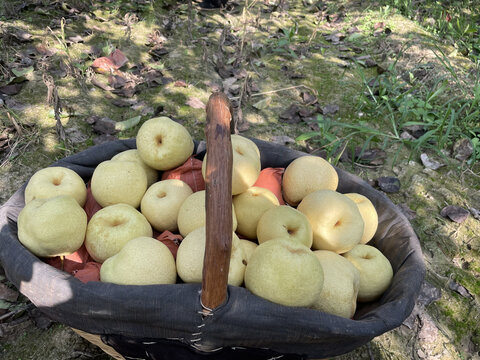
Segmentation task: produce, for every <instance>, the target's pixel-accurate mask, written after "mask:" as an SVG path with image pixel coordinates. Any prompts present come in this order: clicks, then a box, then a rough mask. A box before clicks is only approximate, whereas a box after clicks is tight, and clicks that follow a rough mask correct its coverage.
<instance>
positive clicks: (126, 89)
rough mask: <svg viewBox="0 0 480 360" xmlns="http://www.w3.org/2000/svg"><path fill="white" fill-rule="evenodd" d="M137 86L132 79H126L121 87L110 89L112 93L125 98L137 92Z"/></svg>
mask: <svg viewBox="0 0 480 360" xmlns="http://www.w3.org/2000/svg"><path fill="white" fill-rule="evenodd" d="M138 90H139V89H138V87H137V85H136V84H135V82H134V81H128V82H127V83H126V84H125V85H124V86H123V87H121V88H119V89H114V90H112V93H114V94H116V95H119V96H123V97H126V98H131V97H133V96H134V95H135V94H136V93H137V92H138Z"/></svg>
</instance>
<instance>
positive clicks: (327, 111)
mask: <svg viewBox="0 0 480 360" xmlns="http://www.w3.org/2000/svg"><path fill="white" fill-rule="evenodd" d="M338 110H340V108H339V106H338V105H336V104H328V105H325V106H324V107H322V114H323V115H331V114H335V113H336V112H337V111H338Z"/></svg>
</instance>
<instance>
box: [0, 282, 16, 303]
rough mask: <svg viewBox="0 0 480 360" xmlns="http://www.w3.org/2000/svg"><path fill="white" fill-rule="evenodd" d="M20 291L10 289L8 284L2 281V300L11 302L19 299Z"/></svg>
mask: <svg viewBox="0 0 480 360" xmlns="http://www.w3.org/2000/svg"><path fill="white" fill-rule="evenodd" d="M18 295H19V294H18V291H16V290H13V289H10V288H9V287H8V286H7V285H5V284H2V283H0V300H6V301H9V302H14V301H17V299H18Z"/></svg>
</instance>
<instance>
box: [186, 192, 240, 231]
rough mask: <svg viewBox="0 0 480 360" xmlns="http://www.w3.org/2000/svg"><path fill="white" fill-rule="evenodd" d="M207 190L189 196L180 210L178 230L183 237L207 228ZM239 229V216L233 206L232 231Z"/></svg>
mask: <svg viewBox="0 0 480 360" xmlns="http://www.w3.org/2000/svg"><path fill="white" fill-rule="evenodd" d="M205 194H206V191H205V190H200V191H197V192H195V193H193V194H191V195H190V196H188V197H187V198H186V199H185V200H184V201H183V202H182V205H181V206H180V209H179V210H178V217H177V224H178V230H179V231H180V234H182V236H183V237H185V236H187V235H188V234H189V233H190V232H192V231H193V230H195V229H197V228H199V227H202V226H205V219H206V216H207V215H206V211H205ZM236 229H237V216H236V215H235V208H234V206H233V204H232V230H233V231H235V230H236Z"/></svg>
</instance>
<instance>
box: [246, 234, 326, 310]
mask: <svg viewBox="0 0 480 360" xmlns="http://www.w3.org/2000/svg"><path fill="white" fill-rule="evenodd" d="M245 287H246V288H247V289H248V290H250V291H251V292H252V293H254V294H255V295H257V296H260V297H262V298H264V299H267V300H270V301H272V302H275V303H278V304H282V305H286V306H304V307H309V306H312V305H313V303H314V302H315V300H316V299H317V298H318V296H319V295H320V292H321V291H322V287H323V269H322V266H321V265H320V261H318V259H317V257H316V256H315V254H314V253H313V252H312V251H311V250H310V249H309V248H307V247H306V246H304V245H302V244H300V243H296V242H293V241H290V240H288V239H284V238H279V239H272V240H269V241H267V242H264V243H263V244H260V245H258V247H257V248H256V250H255V251H254V252H253V254H252V256H251V258H250V261H249V262H248V264H247V269H246V270H245Z"/></svg>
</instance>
